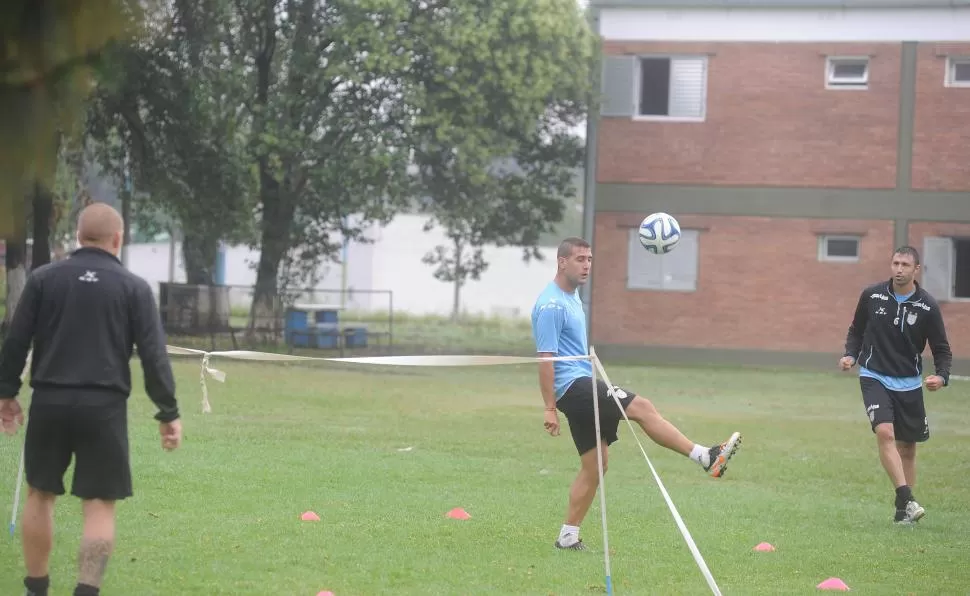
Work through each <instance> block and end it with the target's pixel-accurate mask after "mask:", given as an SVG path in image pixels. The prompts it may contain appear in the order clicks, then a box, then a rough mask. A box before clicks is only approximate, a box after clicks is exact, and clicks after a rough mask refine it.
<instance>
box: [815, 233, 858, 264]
mask: <svg viewBox="0 0 970 596" xmlns="http://www.w3.org/2000/svg"><path fill="white" fill-rule="evenodd" d="M829 240H852V241H854V242H855V243H856V251H855V252H856V254H855V256H854V257H843V256H839V255H830V254H829ZM861 254H862V236H856V235H854V234H821V235H820V236H819V237H818V260H819V261H822V262H826V263H858V262H859V258H860V256H861Z"/></svg>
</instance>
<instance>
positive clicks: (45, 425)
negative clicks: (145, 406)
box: [24, 398, 132, 501]
mask: <svg viewBox="0 0 970 596" xmlns="http://www.w3.org/2000/svg"><path fill="white" fill-rule="evenodd" d="M78 401H81V400H78ZM72 456H73V457H74V478H73V481H72V484H71V494H72V495H74V496H76V497H78V498H81V499H102V500H106V501H113V500H120V499H124V498H126V497H130V496H131V494H132V486H131V466H130V462H129V457H128V408H127V403H126V402H125V401H124V400H120V401H118V402H117V403H113V404H110V405H83V404H81V403H76V404H73V405H69V404H51V403H44V402H43V401H42V400H41V401H38V400H37V399H36V398H35V399H34V400H32V402H31V404H30V413H29V417H28V419H27V436H26V439H25V444H24V470H25V472H26V475H27V484H28V485H29V486H32V487H34V488H36V489H38V490H42V491H45V492H49V493H53V494H55V495H63V494H64V473H65V472H66V471H67V468H68V466H69V465H70V463H71V457H72Z"/></svg>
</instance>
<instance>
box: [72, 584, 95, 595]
mask: <svg viewBox="0 0 970 596" xmlns="http://www.w3.org/2000/svg"><path fill="white" fill-rule="evenodd" d="M100 593H101V588H95V587H94V586H89V585H88V584H78V585H77V586H75V587H74V596H99V594H100Z"/></svg>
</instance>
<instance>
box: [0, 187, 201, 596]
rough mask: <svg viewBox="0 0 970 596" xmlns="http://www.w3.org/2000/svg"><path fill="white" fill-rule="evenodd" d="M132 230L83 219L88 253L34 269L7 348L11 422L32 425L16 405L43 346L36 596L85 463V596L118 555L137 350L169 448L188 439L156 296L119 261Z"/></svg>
mask: <svg viewBox="0 0 970 596" xmlns="http://www.w3.org/2000/svg"><path fill="white" fill-rule="evenodd" d="M122 235H123V226H122V219H121V216H120V215H119V214H118V212H117V211H115V210H114V209H112V208H111V207H110V206H108V205H105V204H103V203H95V204H93V205H90V206H89V207H86V208H85V209H84V210H83V211H82V212H81V214H80V216H79V218H78V231H77V237H78V242H79V243H80V244H81V248H79V249H78V250H77V251H75V252H74V253H73V254H72V255H71V257H70V258H69V259H67V260H64V261H59V262H56V263H51V264H49V265H45V266H43V267H39V268H38V269H36V270H35V271H33V272H32V273H31V275H30V277H29V278H28V279H27V284H26V286H25V288H24V291H23V294H22V295H21V297H20V301H19V303H18V305H17V310H16V313H15V314H14V317H13V319H12V322H11V325H10V329H9V331H8V335H7V338H6V340H5V341H4V344H3V348H2V350H0V424H2V426H3V430H4V431H5V432H7V433H10V434H12V433H14V432H16V428H17V425H18V424H19V425H22V424H23V412H22V411H21V408H20V405H19V404H18V403H17V400H16V396H17V394H18V393H19V391H20V389H21V375H22V373H23V369H24V366H25V362H26V359H27V355H28V353H30V349H31V344H33V352H32V357H31V371H30V373H31V374H30V385H31V388H32V389H33V395H32V397H31V401H30V417H29V420H28V423H27V435H26V438H25V442H24V463H25V469H26V479H27V485H28V491H27V499H26V503H25V504H24V512H23V524H22V528H23V530H22V531H23V548H24V561H25V563H26V567H27V576H26V578H25V579H24V586H25V587H26V593H27V595H28V596H46V594H47V592H48V588H49V585H50V579H49V573H48V559H49V557H50V552H51V548H52V546H53V531H54V501H55V499H56V498H57V496H58V495H63V494H64V492H65V490H64V483H63V477H64V473H65V471H66V470H67V467H68V465H69V464H70V462H71V457H72V456H73V457H74V460H75V469H74V478H73V481H72V484H71V494H73V495H74V496H76V497H78V498H80V499H81V500H82V505H83V513H84V531H83V537H82V539H81V547H80V550H79V552H78V578H77V585H76V586H75V590H74V594H75V596H92V595H93V596H97V594H98V593H99V591H100V587H101V581H102V579H103V576H104V571H105V566H106V565H107V563H108V559H109V557H110V555H111V552H112V550H113V548H114V533H115V502H116V501H117V500H119V499H125V498H127V497H130V496H131V495H132V486H131V469H130V466H129V457H128V426H127V400H128V396H129V394H130V392H131V371H130V367H129V360H130V359H131V356H132V347H133V345H134V346H137V348H138V356H139V359H140V360H141V364H142V369H143V370H144V376H145V389H146V391H147V393H148V396H149V397H150V398H151V399H152V401H154V402H155V404H156V406H158V414H157V415H156V416H155V418H156V419H157V420H158V421H159V423H160V427H159V430H160V433H161V438H162V448H163V449H166V450H172V449H175V448H176V447H178V446H179V443H180V442H181V437H182V429H181V422H180V420H179V411H178V405H177V403H176V400H175V381H174V379H173V376H172V369H171V365H170V363H169V359H168V354H167V353H166V349H165V335H164V332H163V330H162V328H161V325H160V321H159V317H158V312H157V310H156V307H155V299H154V297H153V295H152V291H151V288H150V287H149V285H148V283H146V282H145V281H144V280H143V279H141V278H139V277H137V276H135V275H134V274H132V273H130V272H129V271H128V270H126V269H125V268H124V266H123V265H122V264H121V262H120V261H119V260H118V254H119V252H120V250H121V244H122Z"/></svg>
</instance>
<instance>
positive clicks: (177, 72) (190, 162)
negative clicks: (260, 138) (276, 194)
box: [90, 0, 253, 283]
mask: <svg viewBox="0 0 970 596" xmlns="http://www.w3.org/2000/svg"><path fill="white" fill-rule="evenodd" d="M230 16H231V10H230V8H229V3H228V2H227V1H226V0H205V1H202V2H188V1H185V0H179V1H177V2H173V3H172V4H171V5H166V6H163V7H161V8H160V11H159V12H156V13H154V14H153V16H152V19H153V20H152V23H153V24H154V25H156V27H157V28H158V29H161V30H164V31H165V34H163V35H161V34H160V35H149V36H146V37H145V38H143V39H142V40H141V41H140V42H139V43H138V44H135V45H129V46H121V47H117V48H115V51H114V52H112V54H110V55H109V56H107V57H106V59H105V61H104V63H103V64H102V69H101V72H102V73H104V74H105V76H104V77H103V78H102V79H101V85H100V86H99V89H98V93H97V101H96V102H95V104H94V106H93V109H92V112H91V127H90V131H91V133H92V138H93V139H96V140H97V141H98V144H99V148H100V155H101V159H102V162H103V163H104V164H105V166H106V167H107V169H108V171H109V172H111V173H113V174H114V176H115V177H116V178H117V179H119V180H122V181H124V180H126V179H127V177H128V176H130V177H131V180H132V182H133V184H134V187H135V188H136V189H137V190H140V191H142V194H141V196H142V197H143V200H141V201H139V203H138V205H137V209H136V213H137V214H138V216H139V217H138V219H139V223H140V224H141V226H140V227H144V228H148V227H150V225H151V223H152V222H155V221H158V220H159V219H162V220H164V219H166V218H168V219H172V220H175V221H178V222H179V225H180V227H181V231H182V233H183V236H184V244H183V249H184V253H185V255H184V256H185V262H186V270H187V271H186V272H187V276H188V279H189V281H190V283H210V282H211V281H212V267H213V266H214V264H215V253H216V249H217V247H218V243H219V242H220V241H230V242H240V241H247V240H249V239H250V238H251V237H252V236H251V234H252V227H251V226H252V217H251V200H252V190H251V186H252V182H253V180H252V177H251V173H250V171H249V161H248V156H247V155H246V154H245V153H244V151H243V141H244V139H245V138H246V128H245V127H246V121H245V119H244V117H243V115H242V112H243V106H244V102H245V91H246V88H245V79H244V75H243V74H242V72H243V64H242V63H241V61H240V60H241V56H239V55H238V54H236V53H234V52H233V51H232V48H233V47H234V44H232V43H228V42H231V39H227V37H226V35H227V34H226V29H227V25H226V20H227V19H228V18H229V17H230ZM231 23H232V21H229V24H230V26H231Z"/></svg>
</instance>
